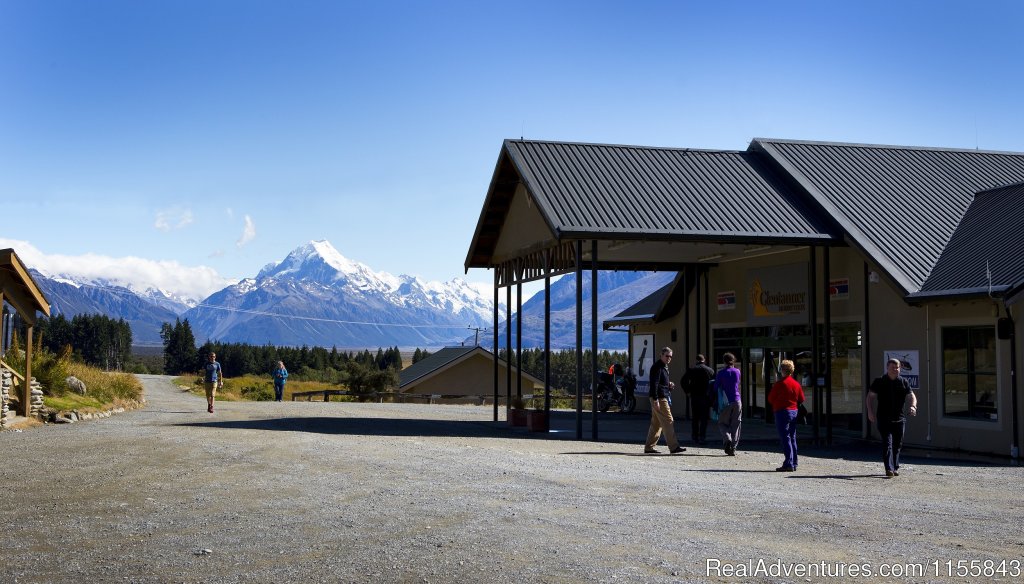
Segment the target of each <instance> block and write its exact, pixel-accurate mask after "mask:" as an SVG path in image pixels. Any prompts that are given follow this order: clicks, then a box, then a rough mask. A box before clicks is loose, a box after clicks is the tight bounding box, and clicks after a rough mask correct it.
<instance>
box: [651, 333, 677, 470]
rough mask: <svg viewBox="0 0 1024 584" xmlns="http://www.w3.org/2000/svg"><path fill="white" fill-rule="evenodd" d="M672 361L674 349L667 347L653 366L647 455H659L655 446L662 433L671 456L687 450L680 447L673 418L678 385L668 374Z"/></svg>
mask: <svg viewBox="0 0 1024 584" xmlns="http://www.w3.org/2000/svg"><path fill="white" fill-rule="evenodd" d="M671 360H672V349H670V348H669V347H665V348H664V349H662V350H661V358H660V359H658V360H657V361H655V362H654V365H652V366H651V378H650V379H651V385H650V399H651V426H650V428H649V429H648V430H647V442H646V443H645V444H644V452H645V453H646V454H657V453H658V451H657V450H655V448H654V447H655V446H657V445H658V439H659V438H660V437H661V434H662V432H664V433H665V444H667V445H668V447H669V453H670V454H676V453H679V452H684V451H685V450H686V449H685V448H683V447H682V446H680V445H679V440H677V439H676V430H675V427H674V426H673V424H674V423H675V420H674V419H673V418H672V389H673V388H675V386H676V384H675V383H672V381H671V377H670V375H669V372H668V363H669V361H671Z"/></svg>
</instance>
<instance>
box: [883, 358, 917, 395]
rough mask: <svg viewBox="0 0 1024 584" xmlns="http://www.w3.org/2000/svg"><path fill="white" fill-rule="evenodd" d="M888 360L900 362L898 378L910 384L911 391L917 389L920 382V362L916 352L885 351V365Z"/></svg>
mask: <svg viewBox="0 0 1024 584" xmlns="http://www.w3.org/2000/svg"><path fill="white" fill-rule="evenodd" d="M889 359H896V360H898V361H899V362H900V377H904V378H906V380H907V381H908V382H910V388H911V389H919V386H920V382H921V360H920V357H919V355H918V351H910V350H908V351H902V350H901V351H885V363H888V362H889Z"/></svg>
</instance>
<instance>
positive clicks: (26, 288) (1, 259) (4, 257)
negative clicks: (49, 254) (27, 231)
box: [0, 248, 50, 416]
mask: <svg viewBox="0 0 1024 584" xmlns="http://www.w3.org/2000/svg"><path fill="white" fill-rule="evenodd" d="M4 302H6V303H7V304H9V305H10V306H11V307H12V308H13V309H14V310H15V311H16V312H17V313H18V314H19V315H21V318H22V319H23V320H24V321H25V324H26V326H27V332H26V335H25V372H24V373H25V380H26V381H25V383H23V384H22V387H21V392H20V396H19V399H18V413H19V414H21V415H23V416H28V414H29V398H30V397H31V395H30V393H29V392H30V391H31V389H30V383H29V382H30V381H31V380H32V344H33V341H32V331H33V329H34V328H35V324H36V322H37V318H38V316H37V315H38V313H40V312H41V313H43V314H44V315H46V316H50V303H49V302H47V301H46V297H44V296H43V293H42V291H41V290H40V289H39V286H37V285H36V283H35V281H34V280H33V279H32V276H31V274H29V273H28V268H26V267H25V264H24V263H22V261H21V258H19V257H18V254H16V253H14V250H13V249H10V248H8V249H2V250H0V306H2V305H3V303H4Z"/></svg>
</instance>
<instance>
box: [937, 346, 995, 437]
mask: <svg viewBox="0 0 1024 584" xmlns="http://www.w3.org/2000/svg"><path fill="white" fill-rule="evenodd" d="M942 390H943V411H944V413H945V415H947V416H950V417H955V418H976V419H983V420H996V419H997V411H996V328H995V327H994V326H957V327H946V328H943V329H942Z"/></svg>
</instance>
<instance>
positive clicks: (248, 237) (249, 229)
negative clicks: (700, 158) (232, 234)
mask: <svg viewBox="0 0 1024 584" xmlns="http://www.w3.org/2000/svg"><path fill="white" fill-rule="evenodd" d="M255 238H256V225H255V224H254V223H253V222H252V217H250V216H248V215H246V216H245V228H244V229H242V236H241V237H239V238H238V241H236V242H235V245H237V246H238V247H242V246H243V245H245V244H247V243H249V242H250V241H252V240H253V239H255Z"/></svg>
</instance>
